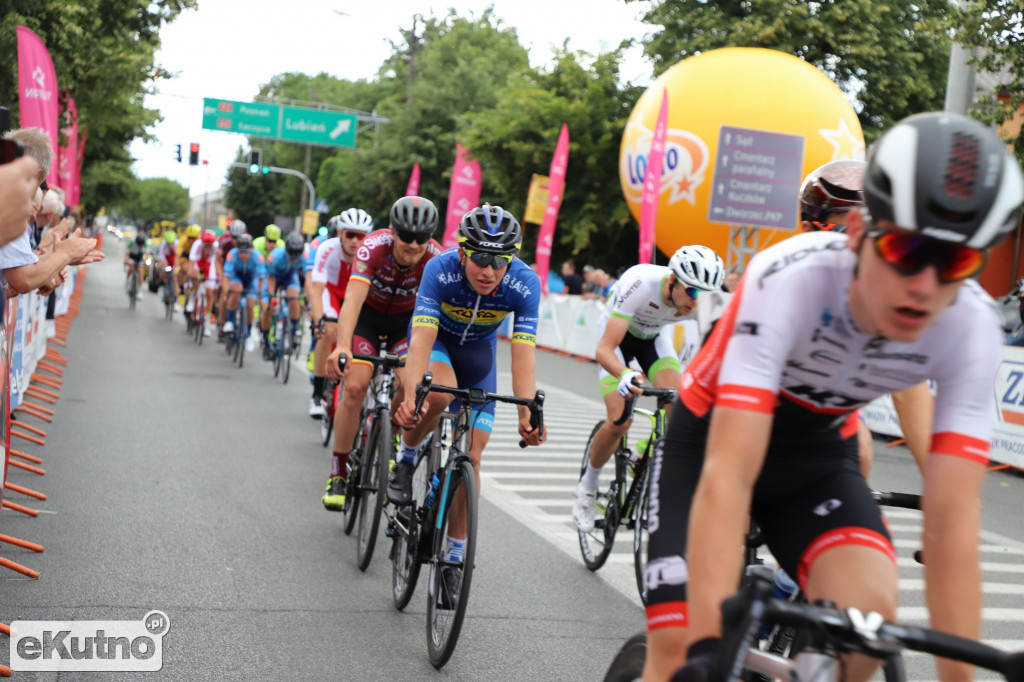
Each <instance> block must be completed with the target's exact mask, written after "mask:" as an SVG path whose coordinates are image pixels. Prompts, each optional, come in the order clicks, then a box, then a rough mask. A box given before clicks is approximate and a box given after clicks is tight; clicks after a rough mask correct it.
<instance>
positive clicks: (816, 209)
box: [800, 159, 867, 223]
mask: <svg viewBox="0 0 1024 682" xmlns="http://www.w3.org/2000/svg"><path fill="white" fill-rule="evenodd" d="M865 167H867V164H866V163H865V162H863V161H854V160H852V159H840V160H838V161H829V162H828V163H826V164H824V165H822V166H818V167H817V168H815V169H814V170H812V171H811V172H810V173H808V174H807V177H806V178H804V182H803V185H801V186H800V220H806V221H808V222H812V223H813V222H823V219H824V218H825V216H827V215H828V214H830V213H838V212H841V211H849V210H850V209H852V208H855V207H857V206H861V205H862V204H863V203H864V169H865Z"/></svg>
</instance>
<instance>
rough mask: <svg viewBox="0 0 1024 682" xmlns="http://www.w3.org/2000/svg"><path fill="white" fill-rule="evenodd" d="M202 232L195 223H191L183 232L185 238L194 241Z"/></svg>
mask: <svg viewBox="0 0 1024 682" xmlns="http://www.w3.org/2000/svg"><path fill="white" fill-rule="evenodd" d="M202 231H203V228H201V227H199V226H198V225H196V224H195V223H192V224H191V225H189V226H188V228H186V230H185V236H186V237H188V238H189V239H195V238H196V237H198V236H199V233H200V232H202Z"/></svg>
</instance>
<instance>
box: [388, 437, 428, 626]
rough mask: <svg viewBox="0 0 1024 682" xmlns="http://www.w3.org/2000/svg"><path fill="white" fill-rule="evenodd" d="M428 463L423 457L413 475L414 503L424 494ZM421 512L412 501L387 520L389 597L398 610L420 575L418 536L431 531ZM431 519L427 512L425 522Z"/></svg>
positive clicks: (419, 500) (414, 589)
mask: <svg viewBox="0 0 1024 682" xmlns="http://www.w3.org/2000/svg"><path fill="white" fill-rule="evenodd" d="M429 462H430V458H429V457H424V458H422V459H421V460H420V461H419V463H418V464H417V465H416V470H415V471H413V474H412V499H413V500H414V501H416V502H417V503H420V502H423V501H424V500H425V499H426V496H427V480H428V479H429V478H430V474H431V473H432V472H431V471H430V464H429ZM384 480H387V477H385V479H384ZM422 512H423V510H422V509H417V508H416V505H415V504H414V505H411V506H406V507H401V508H399V509H396V510H395V517H394V519H393V520H392V521H391V522H390V523H389V527H390V528H391V529H392V532H393V533H394V536H393V537H394V540H393V544H392V546H391V597H392V599H394V602H395V608H396V609H398V610H399V611H401V610H403V609H404V608H405V607H406V606H408V605H409V602H410V601H411V600H412V595H413V593H414V592H415V591H416V581H417V580H418V579H419V577H420V567H421V566H422V564H423V556H422V555H421V554H420V551H419V547H420V535H421V534H423V533H428V534H429V533H430V527H429V525H428V524H426V523H421V522H420V521H419V519H420V518H421V513H422ZM431 518H433V517H432V516H431V515H430V514H427V515H426V519H427V521H428V522H429V520H430V519H431Z"/></svg>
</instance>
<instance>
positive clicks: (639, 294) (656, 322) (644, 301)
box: [598, 264, 696, 339]
mask: <svg viewBox="0 0 1024 682" xmlns="http://www.w3.org/2000/svg"><path fill="white" fill-rule="evenodd" d="M674 276H675V275H673V273H672V271H671V270H670V269H668V268H667V267H665V266H663V265H648V264H640V265H634V266H633V267H631V268H630V269H629V270H626V272H624V273H623V274H622V277H620V278H619V281H618V282H616V283H615V286H614V287H612V290H611V293H610V294H609V295H608V304H607V305H606V306H605V308H604V312H602V313H601V319H600V321H599V322H598V328H599V329H600V330H601V331H602V333H603V331H604V328H605V326H606V325H607V323H608V319H609V318H611V317H618V318H621V319H624V320H629V333H630V334H632V335H633V336H635V337H637V338H640V339H653V338H654V337H656V336H658V334H659V333H660V332H661V330H662V329H663V328H664V327H665V326H666V325H671V324H675V323H676V322H682V321H683V320H692V319H696V316H695V314H694V313H687V314H686V315H683V314H681V313H679V312H678V311H677V310H676V308H675V306H674V305H672V303H671V302H669V301H666V300H665V298H664V296H663V295H662V290H663V285H664V283H665V280H667V279H668V278H669V277H674Z"/></svg>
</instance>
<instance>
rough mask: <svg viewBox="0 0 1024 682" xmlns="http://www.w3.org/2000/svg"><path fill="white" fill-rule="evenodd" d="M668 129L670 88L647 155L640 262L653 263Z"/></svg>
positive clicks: (641, 216)
mask: <svg viewBox="0 0 1024 682" xmlns="http://www.w3.org/2000/svg"><path fill="white" fill-rule="evenodd" d="M667 129H668V89H667V88H666V89H664V90H662V91H661V111H659V112H658V123H657V125H655V126H654V139H653V140H652V141H651V153H650V154H648V155H647V172H646V173H645V174H644V193H643V197H642V199H641V200H640V257H639V260H638V261H637V262H638V263H651V262H653V261H652V260H651V256H652V255H653V254H654V228H655V225H656V224H657V222H658V199H659V197H660V196H661V171H662V168H661V166H662V162H663V160H664V158H665V135H666V132H667Z"/></svg>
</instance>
